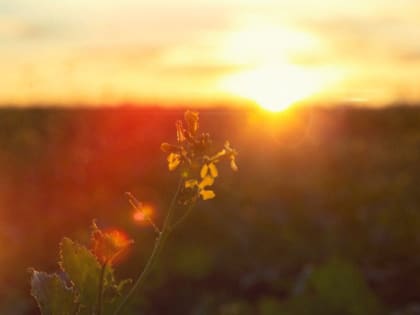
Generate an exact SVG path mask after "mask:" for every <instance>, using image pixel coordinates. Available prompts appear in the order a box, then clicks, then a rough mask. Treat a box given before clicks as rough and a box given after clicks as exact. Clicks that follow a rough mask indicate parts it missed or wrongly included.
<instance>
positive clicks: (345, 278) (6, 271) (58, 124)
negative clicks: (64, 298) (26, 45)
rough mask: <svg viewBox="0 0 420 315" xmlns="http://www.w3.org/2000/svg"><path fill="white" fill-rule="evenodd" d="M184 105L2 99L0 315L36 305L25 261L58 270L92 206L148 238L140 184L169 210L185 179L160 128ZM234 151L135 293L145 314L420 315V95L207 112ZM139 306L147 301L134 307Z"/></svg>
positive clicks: (206, 123)
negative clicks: (373, 104)
mask: <svg viewBox="0 0 420 315" xmlns="http://www.w3.org/2000/svg"><path fill="white" fill-rule="evenodd" d="M182 113H183V110H159V109H133V108H119V109H91V110H82V109H71V110H64V109H44V110H41V109H27V110H19V109H2V110H0V246H1V248H2V250H1V254H0V314H5V315H9V314H10V315H13V314H38V311H37V310H36V308H35V303H34V301H33V300H32V298H31V297H30V296H29V274H28V273H27V271H26V270H27V268H28V267H30V266H33V267H35V268H37V269H42V270H47V271H54V270H56V269H57V263H56V260H57V255H58V242H59V240H60V239H61V238H62V237H63V236H69V237H72V238H73V239H75V240H78V241H80V242H87V241H88V232H89V226H90V223H91V220H92V219H93V218H97V220H98V223H99V224H100V225H101V226H103V227H118V228H120V229H122V230H124V231H126V232H127V233H128V234H129V235H130V236H131V237H132V238H133V239H134V240H135V242H136V244H135V246H134V247H133V248H132V251H131V253H130V254H129V255H128V257H127V259H126V260H125V261H124V262H122V263H121V264H120V265H119V266H117V273H118V275H120V276H124V277H127V276H130V277H134V276H136V275H137V274H138V273H139V272H140V271H141V268H142V266H143V265H144V263H145V261H146V259H147V257H148V255H149V254H150V251H151V249H152V246H153V240H154V237H155V236H154V233H153V230H152V229H151V228H150V227H149V226H139V225H138V224H135V223H134V222H133V220H132V211H131V209H130V206H129V204H128V202H127V198H126V196H125V192H126V191H131V192H132V193H133V194H134V195H136V196H137V197H138V198H139V199H141V200H144V201H147V202H150V203H152V204H154V205H155V207H156V209H157V210H156V216H155V217H156V221H157V222H159V224H160V223H161V220H162V217H163V213H164V211H165V210H166V208H167V205H168V203H169V201H170V198H171V196H172V193H173V192H174V190H175V186H176V183H175V182H176V175H175V174H173V173H169V172H168V170H167V165H166V155H165V154H164V153H162V152H161V151H160V148H159V147H160V143H161V142H163V141H168V142H174V141H175V129H174V121H175V120H176V119H181V118H182ZM200 119H201V120H200V121H201V130H203V131H209V132H210V133H211V135H212V138H213V139H214V140H215V142H216V143H215V147H216V148H219V147H220V146H221V145H222V144H223V143H224V140H226V139H229V140H230V141H231V143H232V146H233V147H234V148H236V149H237V150H238V151H239V153H240V154H239V156H238V160H237V161H238V165H239V168H240V171H239V172H238V173H233V172H231V171H230V170H229V169H228V167H221V168H220V173H221V174H220V178H218V180H217V182H216V184H215V191H216V194H217V196H216V198H215V199H213V200H210V201H206V202H201V203H200V204H199V205H198V207H197V208H196V209H195V210H194V212H193V213H192V215H191V216H190V218H189V219H188V220H187V221H186V222H185V223H184V225H183V226H182V227H181V228H180V229H179V230H178V231H176V233H174V234H173V235H172V238H171V239H170V241H169V242H168V243H167V244H166V247H165V250H164V251H163V255H162V257H161V260H160V262H159V265H158V266H157V267H156V268H155V272H154V273H153V274H152V276H151V277H150V278H149V280H148V282H147V285H146V287H145V289H144V290H143V291H141V292H140V294H139V298H138V299H137V300H136V301H134V302H133V306H132V308H133V309H139V310H142V311H144V314H148V315H170V314H171V315H177V314H180V315H181V314H182V315H235V314H237V315H255V314H256V315H281V314H285V315H337V314H341V315H346V314H348V315H359V314H360V315H366V314H378V315H379V314H388V313H389V314H391V313H392V314H401V315H402V314H407V315H408V314H420V192H419V191H420V190H419V187H420V109H418V108H416V107H392V108H388V109H382V110H374V109H354V108H353V109H352V108H336V109H320V108H318V109H305V110H304V109H302V110H296V111H294V112H290V113H287V112H286V113H284V114H280V115H272V114H265V113H262V112H258V111H251V110H222V109H217V110H216V109H214V110H202V111H200ZM133 314H143V313H141V312H140V311H136V312H133Z"/></svg>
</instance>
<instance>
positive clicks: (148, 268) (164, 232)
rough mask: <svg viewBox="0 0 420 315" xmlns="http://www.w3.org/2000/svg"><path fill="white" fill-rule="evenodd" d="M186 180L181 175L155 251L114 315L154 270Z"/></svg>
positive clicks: (156, 242) (115, 313)
mask: <svg viewBox="0 0 420 315" xmlns="http://www.w3.org/2000/svg"><path fill="white" fill-rule="evenodd" d="M183 182H184V179H183V177H182V176H181V177H180V179H179V182H178V187H177V190H176V192H175V194H174V196H173V198H172V201H171V204H170V206H169V210H168V213H167V215H166V218H165V221H164V222H163V227H162V230H161V232H160V233H159V235H158V237H157V238H156V241H155V246H154V247H153V251H152V253H151V254H150V257H149V259H148V261H147V263H146V265H145V267H144V269H143V271H142V272H141V273H140V275H139V277H138V278H137V280H136V281H135V282H134V284H133V286H132V287H131V289H130V291H129V292H128V293H127V295H126V296H125V297H124V299H123V300H122V301H121V303H120V304H119V305H118V307H117V308H116V310H115V311H114V314H113V315H117V314H119V313H120V312H121V310H122V309H123V307H124V306H125V304H126V303H127V301H128V300H129V299H130V298H131V296H132V295H133V294H134V292H135V291H136V290H138V289H139V288H140V287H141V286H142V285H143V283H144V279H145V278H146V277H147V276H148V275H149V273H150V271H151V270H152V267H153V265H154V263H155V261H156V259H157V257H158V255H159V253H160V251H161V248H162V247H163V245H164V243H165V241H166V239H167V238H168V236H169V234H170V232H171V231H172V229H171V228H170V221H171V219H172V215H173V212H174V208H175V204H176V201H177V200H178V196H179V193H180V192H181V188H182V184H183Z"/></svg>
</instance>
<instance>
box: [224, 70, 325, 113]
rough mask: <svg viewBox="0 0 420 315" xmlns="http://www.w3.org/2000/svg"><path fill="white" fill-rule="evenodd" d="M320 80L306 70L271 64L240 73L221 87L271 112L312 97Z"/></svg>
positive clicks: (317, 88)
mask: <svg viewBox="0 0 420 315" xmlns="http://www.w3.org/2000/svg"><path fill="white" fill-rule="evenodd" d="M321 84H322V80H321V78H319V77H317V76H316V75H315V74H314V73H312V72H311V71H309V70H307V69H303V68H299V67H297V66H293V65H272V66H266V67H261V68H257V69H254V70H249V71H245V72H240V73H237V74H234V75H232V76H230V77H228V78H226V79H225V80H224V82H223V85H224V87H225V88H226V89H227V90H228V91H230V92H231V93H233V94H235V95H238V96H241V97H243V98H246V99H249V100H251V101H253V102H255V103H257V104H258V105H259V106H260V107H262V108H263V109H265V110H268V111H271V112H279V111H282V110H285V109H287V108H289V107H290V106H292V105H293V104H295V103H297V102H299V101H303V100H305V99H307V98H309V97H311V96H312V95H313V94H314V93H316V92H317V91H318V90H319V89H320V88H321Z"/></svg>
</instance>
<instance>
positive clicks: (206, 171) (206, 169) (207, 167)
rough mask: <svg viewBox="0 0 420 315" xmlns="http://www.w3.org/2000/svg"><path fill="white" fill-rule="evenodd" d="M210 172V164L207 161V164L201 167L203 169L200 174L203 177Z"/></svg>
mask: <svg viewBox="0 0 420 315" xmlns="http://www.w3.org/2000/svg"><path fill="white" fill-rule="evenodd" d="M208 172H209V166H208V165H207V163H206V164H204V165H203V166H202V167H201V171H200V176H201V178H204V177H206V176H207V174H208Z"/></svg>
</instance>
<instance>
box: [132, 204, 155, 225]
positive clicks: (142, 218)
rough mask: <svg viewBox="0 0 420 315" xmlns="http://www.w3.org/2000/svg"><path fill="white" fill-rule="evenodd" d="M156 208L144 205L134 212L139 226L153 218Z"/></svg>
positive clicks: (134, 217) (134, 218)
mask: <svg viewBox="0 0 420 315" xmlns="http://www.w3.org/2000/svg"><path fill="white" fill-rule="evenodd" d="M153 213H154V208H153V207H152V206H151V205H148V204H146V205H142V207H141V208H137V209H136V210H135V211H134V212H133V220H134V221H135V222H137V223H139V224H142V223H146V222H147V218H150V217H152V216H153Z"/></svg>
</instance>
